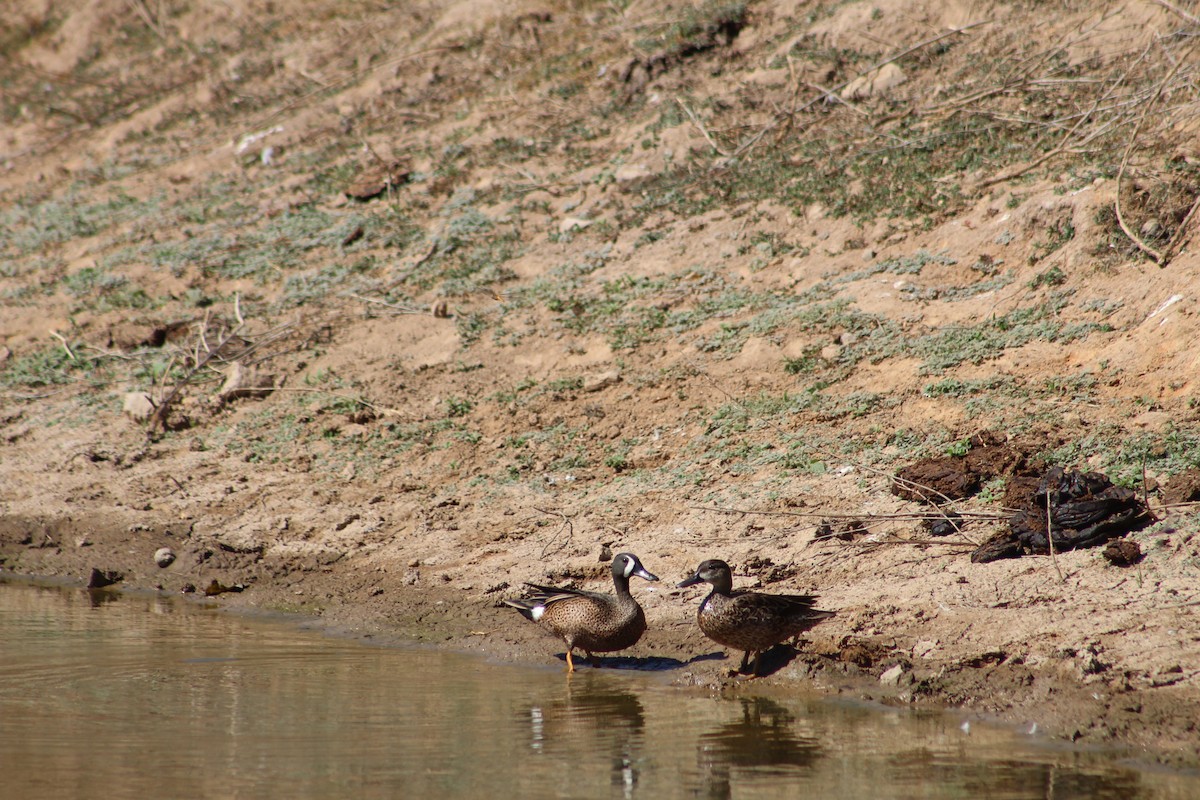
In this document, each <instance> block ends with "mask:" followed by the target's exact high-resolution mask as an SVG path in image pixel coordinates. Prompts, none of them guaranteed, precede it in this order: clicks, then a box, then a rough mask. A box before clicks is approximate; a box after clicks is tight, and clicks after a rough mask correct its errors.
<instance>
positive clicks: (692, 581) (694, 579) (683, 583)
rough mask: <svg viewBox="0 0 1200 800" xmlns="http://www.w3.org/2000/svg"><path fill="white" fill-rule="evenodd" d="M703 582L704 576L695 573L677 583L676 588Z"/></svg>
mask: <svg viewBox="0 0 1200 800" xmlns="http://www.w3.org/2000/svg"><path fill="white" fill-rule="evenodd" d="M703 582H704V578H701V577H700V576H699V575H693V576H692V577H690V578H688V579H687V580H682V581H680V582H679V583H677V584H675V588H676V589H683V588H684V587H687V586H695V585H696V584H697V583H703Z"/></svg>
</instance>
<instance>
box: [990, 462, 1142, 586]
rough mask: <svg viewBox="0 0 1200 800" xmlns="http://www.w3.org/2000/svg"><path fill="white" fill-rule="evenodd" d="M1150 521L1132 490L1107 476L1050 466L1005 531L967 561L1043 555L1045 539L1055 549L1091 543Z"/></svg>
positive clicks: (1093, 545)
mask: <svg viewBox="0 0 1200 800" xmlns="http://www.w3.org/2000/svg"><path fill="white" fill-rule="evenodd" d="M1047 509H1049V531H1047ZM1154 520H1155V517H1154V515H1153V514H1151V513H1150V510H1149V509H1148V508H1147V507H1146V504H1145V503H1143V502H1142V500H1141V499H1140V498H1139V497H1138V495H1137V493H1136V492H1134V491H1133V490H1132V489H1126V488H1124V487H1120V486H1114V485H1113V483H1112V481H1110V480H1109V479H1108V476H1106V475H1104V474H1102V473H1099V472H1079V471H1077V470H1071V471H1066V470H1064V469H1062V467H1051V468H1050V469H1049V470H1047V471H1046V473H1045V475H1043V476H1042V479H1041V481H1040V482H1039V483H1038V488H1037V490H1036V491H1035V492H1034V493H1033V495H1032V497H1031V498H1030V502H1029V503H1028V504H1027V505H1026V507H1024V508H1021V509H1020V510H1019V511H1017V513H1015V514H1014V515H1013V516H1012V518H1011V519H1010V520H1009V530H1008V531H1005V532H1002V533H999V534H997V535H996V536H993V537H992V538H991V539H989V540H988V541H986V542H984V543H983V544H982V545H981V546H980V547H979V548H978V549H977V550H976V551H975V552H974V553H972V554H971V560H972V561H974V562H975V563H978V564H986V563H988V562H990V561H995V560H997V559H1000V558H1016V557H1018V556H1021V555H1024V554H1026V553H1048V552H1050V537H1053V542H1054V548H1055V550H1060V551H1061V550H1074V549H1076V548H1080V547H1096V546H1098V545H1101V544H1104V543H1105V542H1107V541H1109V540H1110V539H1115V538H1118V537H1120V536H1124V535H1125V534H1126V533H1129V532H1130V531H1136V530H1140V529H1142V528H1144V527H1146V526H1147V525H1149V524H1150V523H1151V522H1153V521H1154Z"/></svg>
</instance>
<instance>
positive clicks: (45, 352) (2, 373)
mask: <svg viewBox="0 0 1200 800" xmlns="http://www.w3.org/2000/svg"><path fill="white" fill-rule="evenodd" d="M99 365H100V361H99V359H95V358H90V357H88V356H86V355H84V354H82V353H78V352H76V353H75V354H74V357H72V356H71V355H70V354H68V353H67V351H66V350H65V349H64V348H62V347H60V346H54V347H46V348H44V349H42V350H38V351H36V352H33V353H29V354H28V355H24V356H19V357H17V358H14V359H12V360H11V361H10V362H9V363H8V364H7V365H6V366H4V367H2V368H0V386H6V387H9V388H16V387H38V386H61V385H64V384H69V383H74V382H75V381H76V380H78V379H79V378H81V377H87V376H88V375H91V374H93V373H94V371H95V370H96V369H97V367H98V366H99Z"/></svg>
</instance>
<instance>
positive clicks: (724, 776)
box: [697, 697, 822, 800]
mask: <svg viewBox="0 0 1200 800" xmlns="http://www.w3.org/2000/svg"><path fill="white" fill-rule="evenodd" d="M740 703H741V706H742V716H741V719H738V720H735V721H733V722H727V723H725V724H723V725H719V726H718V727H716V728H714V729H713V730H711V731H707V732H705V733H703V734H701V735H700V742H699V745H698V747H697V761H698V762H699V766H700V787H699V791H698V792H697V796H699V797H706V798H714V800H716V799H717V798H728V797H732V796H733V777H734V772H735V771H736V770H748V771H754V772H756V773H758V774H759V775H760V776H762V775H774V776H777V777H778V778H779V779H780V780H792V779H793V778H794V775H795V774H796V773H797V772H799V771H801V770H806V769H808V768H809V767H811V766H812V765H813V763H814V762H816V761H817V760H818V759H819V758H821V754H822V753H821V743H820V742H818V741H817V740H816V739H815V738H812V737H802V736H798V735H797V734H796V731H795V724H794V723H795V716H794V715H793V714H792V713H791V712H790V711H788V710H787V709H786V708H784V707H783V706H781V705H780V704H779V703H776V702H775V701H773V700H769V699H767V698H765V697H743V698H740Z"/></svg>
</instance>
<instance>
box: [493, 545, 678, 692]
mask: <svg viewBox="0 0 1200 800" xmlns="http://www.w3.org/2000/svg"><path fill="white" fill-rule="evenodd" d="M634 575H636V576H637V577H639V578H645V579H646V580H648V581H656V580H658V578H657V577H656V576H654V575H651V574H650V573H649V572H647V571H646V568H645V567H643V566H642V562H640V561H638V558H637V556H635V555H634V554H633V553H620V554H619V555H617V557H616V558H614V559H613V563H612V577H613V585H614V586H616V589H617V594H616V596H613V595H611V594H600V593H599V592H585V591H582V590H579V589H558V588H555V587H553V586H540V585H538V584H536V583H527V584H525V585H526V586H528V587H530V588H531V589H533V590H534V593H533V594H532V595H531V596H530V597H528V598H525V599H521V600H505V601H504V603H505V605H510V606H512V607H513V608H515V609H516V610H517V611H520V612H521V614H522V615H523V616H524V617H525V618H526V619H529V620H532V621H534V622H540V623H541V624H543V625H545V626H546V627H547V628H549V629H550V630H551V631H553V632H554V634H555V635H557V636H559V637H561V638H562V640H563V641H564V642H566V643H567V671H568V672H574V671H575V662H574V661H572V660H571V653H572V651H574V650H575V648H576V647H578V648H580V649H581V650H583V652H585V653H587V657H588V659H590V660H591V662H592V664H593V666H595V664H596V659H595V656H593V655H592V653H610V652H612V651H614V650H624V649H625V648H626V647H632V646H633V645H635V644H637V640H638V639H640V638H642V634H643V633H645V632H646V615H645V614H644V613H642V607H641V606H639V605H638V602H637V600H634V599H633V595H631V594H630V593H629V579H630V578H631V577H632V576H634Z"/></svg>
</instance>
